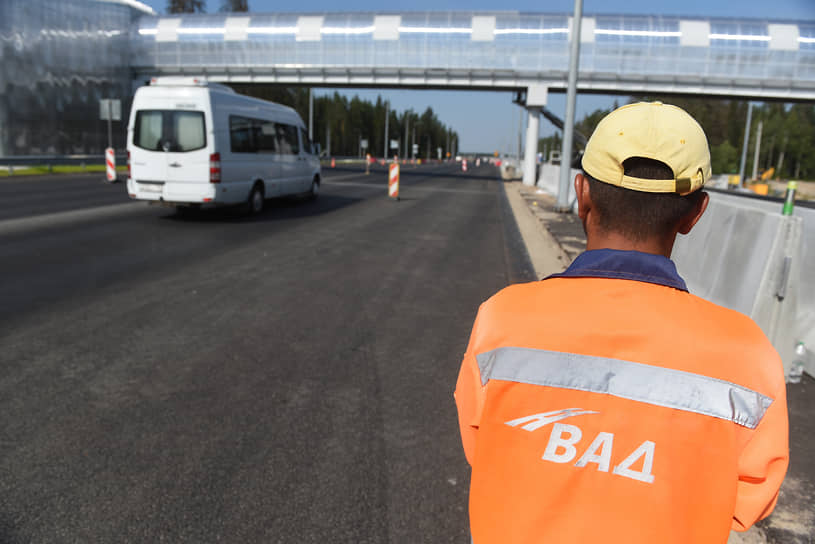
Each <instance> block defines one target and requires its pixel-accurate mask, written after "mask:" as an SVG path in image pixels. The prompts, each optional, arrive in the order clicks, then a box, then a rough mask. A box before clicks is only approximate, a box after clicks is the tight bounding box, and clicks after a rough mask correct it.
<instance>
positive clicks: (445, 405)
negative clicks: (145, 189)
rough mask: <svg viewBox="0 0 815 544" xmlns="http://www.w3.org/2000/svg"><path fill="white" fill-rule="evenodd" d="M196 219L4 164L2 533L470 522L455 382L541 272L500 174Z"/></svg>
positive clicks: (423, 179)
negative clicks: (506, 297) (470, 350)
mask: <svg viewBox="0 0 815 544" xmlns="http://www.w3.org/2000/svg"><path fill="white" fill-rule="evenodd" d="M324 173H325V182H324V183H323V187H322V192H321V195H320V197H319V199H317V200H316V201H314V202H309V201H302V200H281V201H276V202H269V203H268V207H267V209H266V210H265V211H264V212H263V213H262V214H260V215H259V216H256V217H251V218H246V217H243V216H242V215H240V214H239V213H237V212H236V211H232V210H226V211H215V212H211V213H199V214H195V215H193V216H191V217H179V216H177V215H175V214H174V213H173V211H172V210H170V209H166V208H160V207H149V206H147V205H146V204H141V203H128V199H127V196H126V194H125V190H124V187H123V185H122V184H115V185H107V184H104V183H102V182H101V181H100V179H99V175H90V176H50V177H42V178H31V179H26V180H23V179H13V180H9V179H6V180H2V181H0V256H1V257H0V259H1V260H0V262H2V267H1V268H0V418H2V424H0V476H1V477H0V543H17V542H38V543H40V542H43V543H45V542H285V543H289V542H298V543H299V542H315V543H323V542H353V543H363V542H367V543H384V542H397V543H404V542H411V543H412V542H432V543H437V542H468V536H467V534H468V533H467V506H466V505H467V487H468V473H469V469H468V467H467V464H466V462H465V460H464V457H463V454H462V452H461V448H460V442H459V437H458V425H457V421H456V415H455V407H454V403H453V398H452V390H453V387H454V384H455V379H456V375H457V371H458V366H459V363H460V360H461V355H462V354H463V352H464V349H465V347H466V342H467V337H468V334H469V330H470V326H471V324H472V320H473V318H474V316H475V313H476V311H477V308H478V305H479V304H480V303H481V302H482V301H483V300H485V299H486V298H487V297H489V296H490V295H491V294H493V293H494V292H496V291H497V290H499V289H500V288H502V287H504V286H505V285H507V284H508V283H509V282H513V281H523V280H527V279H531V277H530V276H529V270H530V267H529V265H528V262H527V260H526V256H525V254H524V252H523V251H522V244H519V242H518V239H517V232H516V231H515V230H514V224H513V219H512V216H511V214H510V213H509V211H508V209H507V207H506V205H505V200H504V199H505V197H504V196H503V192H502V190H501V187H500V182H499V181H498V180H497V174H496V172H495V170H493V169H490V168H488V167H484V168H481V169H479V170H476V171H471V172H469V173H468V174H466V175H465V174H462V173H461V172H460V171H459V170H458V169H457V168H456V167H455V166H446V165H442V166H438V165H436V166H423V167H419V168H409V167H407V168H405V169H404V171H403V176H402V181H403V183H402V199H401V200H400V201H398V202H396V201H392V200H390V199H388V197H387V196H386V195H387V192H386V181H385V180H386V173H385V171H384V170H383V169H381V168H376V169H375V170H374V172H373V173H372V174H371V175H369V176H365V175H364V174H363V173H361V172H359V171H358V170H352V169H346V170H342V169H334V170H332V169H326V170H325V172H324Z"/></svg>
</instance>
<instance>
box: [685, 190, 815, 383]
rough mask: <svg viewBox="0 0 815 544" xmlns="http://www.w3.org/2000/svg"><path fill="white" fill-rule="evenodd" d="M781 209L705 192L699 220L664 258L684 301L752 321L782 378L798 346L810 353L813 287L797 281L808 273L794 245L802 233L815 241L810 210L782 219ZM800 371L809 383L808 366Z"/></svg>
mask: <svg viewBox="0 0 815 544" xmlns="http://www.w3.org/2000/svg"><path fill="white" fill-rule="evenodd" d="M781 207H782V204H780V203H778V202H773V201H767V200H758V199H752V198H747V197H743V196H742V197H740V196H737V195H729V194H723V193H716V192H711V193H710V206H709V207H708V210H707V212H706V213H705V215H704V216H703V217H702V219H701V220H700V221H699V223H698V224H697V225H696V227H694V229H693V230H692V231H691V233H690V234H689V235H688V236H680V237H679V238H678V239H677V243H676V245H675V246H674V252H673V255H672V258H673V260H674V261H675V262H676V266H677V270H678V271H679V274H680V276H682V277H683V278H684V279H685V281H686V282H687V283H688V288H689V289H690V291H691V292H692V293H694V294H696V295H699V296H701V297H703V298H705V299H707V300H710V301H712V302H715V303H717V304H721V305H722V306H725V307H727V308H731V309H733V310H736V311H739V312H741V313H743V314H745V315H748V316H750V317H751V318H753V320H754V321H755V322H756V323H757V324H758V325H759V326H760V327H761V329H762V330H763V331H764V333H765V334H766V335H767V337H768V338H769V339H770V341H771V342H772V343H773V345H774V346H775V348H776V349H777V350H778V352H779V353H780V354H781V358H782V359H783V361H784V368H785V370H786V371H789V368H790V365H791V363H792V360H793V358H794V350H795V345H796V343H797V342H798V341H803V342H804V343H805V344H806V345H807V347H808V349H809V350H812V348H813V346H815V330H813V324H814V323H815V282H813V278H812V277H811V276H810V275H809V274H804V273H802V272H803V271H804V270H807V269H808V270H812V268H809V267H811V266H815V263H813V260H815V255H812V253H811V252H812V249H811V248H808V249H807V250H805V246H806V244H804V239H805V238H804V237H802V233H803V232H805V231H806V230H807V229H809V232H810V233H812V235H814V236H815V232H813V231H815V213H814V212H815V210H811V209H806V208H800V207H798V208H796V211H795V214H794V215H792V216H782V215H781ZM810 239H812V238H810ZM807 251H809V254H807ZM805 368H806V370H807V372H808V373H809V374H811V375H813V376H815V361H812V360H810V361H808V362H807V365H806V367H805Z"/></svg>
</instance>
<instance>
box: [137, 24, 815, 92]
mask: <svg viewBox="0 0 815 544" xmlns="http://www.w3.org/2000/svg"><path fill="white" fill-rule="evenodd" d="M581 34H582V36H581V42H582V47H581V59H580V79H579V85H580V86H581V87H582V88H584V89H591V90H605V91H610V92H614V91H619V92H639V91H645V92H647V91H652V92H691V93H709V94H728V95H744V96H756V97H761V96H767V97H772V96H777V97H786V98H807V99H811V98H815V23H799V24H793V23H789V22H775V23H774V22H772V21H764V20H731V19H728V20H725V19H709V20H699V19H694V20H683V19H680V18H677V17H658V16H632V15H618V16H606V15H602V16H601V15H598V16H589V17H585V18H584V25H583V29H582V33H581ZM570 39H571V18H570V17H569V16H568V15H562V14H546V13H543V14H541V13H517V12H496V13H476V12H405V13H401V14H389V15H377V14H374V13H325V14H308V15H305V14H303V15H300V14H251V15H250V16H249V17H248V20H247V18H244V17H241V18H235V17H231V18H228V17H226V16H224V15H189V16H185V17H181V18H177V17H166V18H158V17H143V18H142V19H141V20H139V22H138V23H137V28H135V29H134V31H133V32H131V50H132V51H131V52H132V55H131V59H132V65H133V68H135V69H136V70H137V72H138V73H140V74H142V75H154V74H161V73H168V74H169V73H205V74H208V75H209V76H210V77H212V78H213V79H219V78H220V79H225V80H233V81H281V82H300V83H316V84H320V83H322V84H331V83H335V84H343V83H347V84H393V85H417V86H469V87H496V88H517V87H521V86H526V85H528V84H530V83H543V84H546V85H548V86H550V87H553V88H557V87H563V86H564V85H565V75H566V70H567V67H568V52H569V40H570Z"/></svg>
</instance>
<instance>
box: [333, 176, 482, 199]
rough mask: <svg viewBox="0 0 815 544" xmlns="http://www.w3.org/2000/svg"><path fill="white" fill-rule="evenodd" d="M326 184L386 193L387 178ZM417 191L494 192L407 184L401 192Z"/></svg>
mask: <svg viewBox="0 0 815 544" xmlns="http://www.w3.org/2000/svg"><path fill="white" fill-rule="evenodd" d="M324 181H325V182H326V183H327V184H328V185H337V186H345V187H368V188H373V189H376V190H378V191H385V193H383V194H386V193H387V190H388V184H387V183H386V182H387V179H385V180H383V181H382V183H381V184H376V183H354V182H352V181H344V182H342V183H336V184H333V183H328V180H327V179H326V180H324ZM406 191H407V192H411V193H413V192H417V193H456V194H471V195H487V194H492V193H494V192H495V190H494V189H487V190H478V189H451V188H450V187H419V186H411V185H407V186H404V187H403V188H402V192H406Z"/></svg>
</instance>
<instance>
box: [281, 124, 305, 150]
mask: <svg viewBox="0 0 815 544" xmlns="http://www.w3.org/2000/svg"><path fill="white" fill-rule="evenodd" d="M276 127H277V145H279V146H280V148H279V149H280V152H281V153H284V154H287V155H297V154H299V153H300V143H299V142H298V141H297V127H296V126H294V125H287V124H285V123H276Z"/></svg>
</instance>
